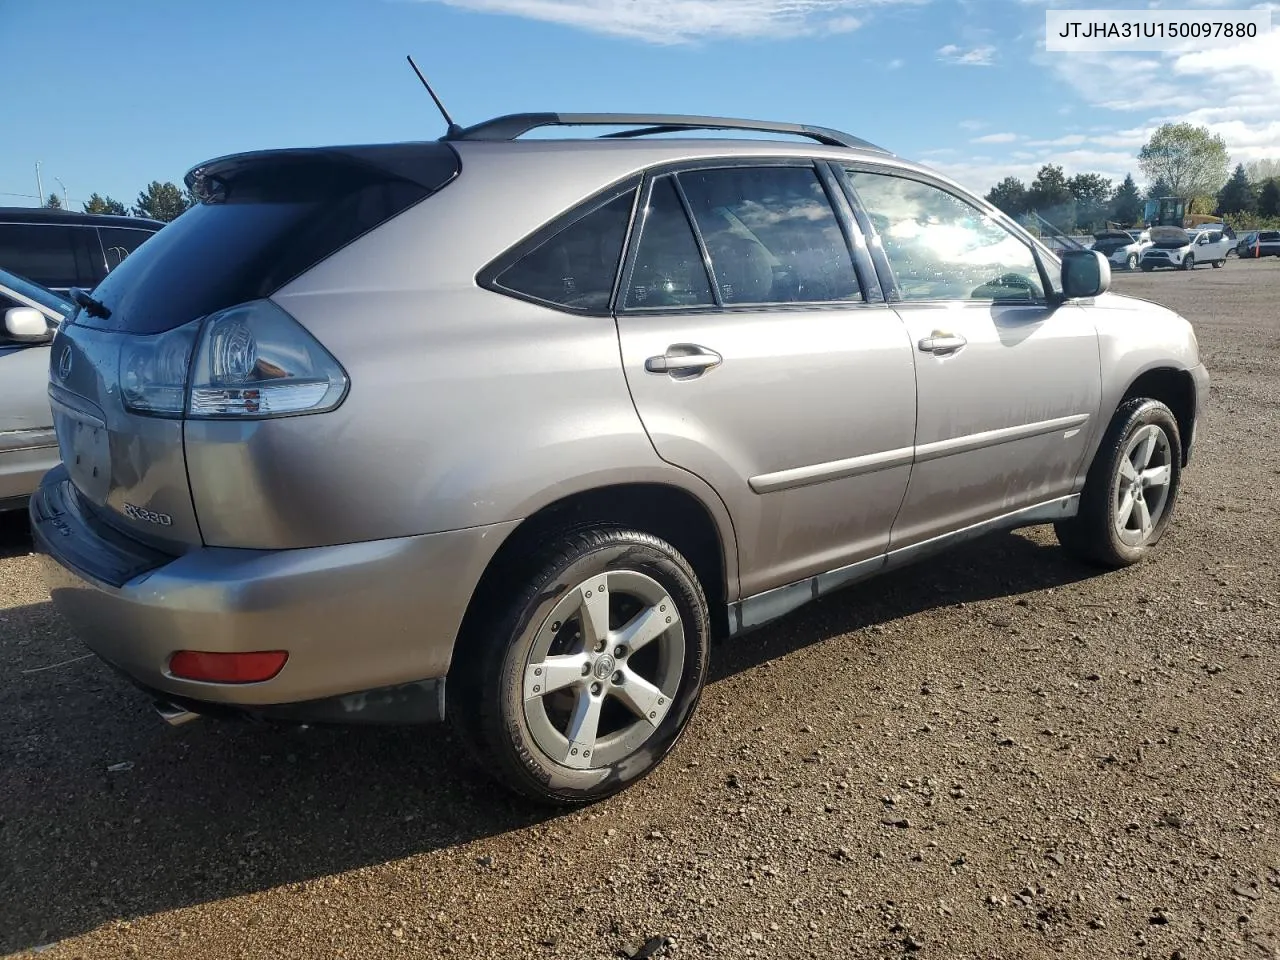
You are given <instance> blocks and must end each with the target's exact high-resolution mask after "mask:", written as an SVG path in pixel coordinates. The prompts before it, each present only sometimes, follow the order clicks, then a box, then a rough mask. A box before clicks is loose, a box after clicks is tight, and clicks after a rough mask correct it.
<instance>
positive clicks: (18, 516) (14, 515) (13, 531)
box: [0, 509, 31, 560]
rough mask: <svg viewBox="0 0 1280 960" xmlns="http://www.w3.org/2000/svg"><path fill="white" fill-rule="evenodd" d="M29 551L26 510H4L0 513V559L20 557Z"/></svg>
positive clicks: (29, 526) (29, 527)
mask: <svg viewBox="0 0 1280 960" xmlns="http://www.w3.org/2000/svg"><path fill="white" fill-rule="evenodd" d="M30 552H31V523H30V521H29V520H27V511H26V510H25V509H23V510H6V511H5V512H4V513H0V560H7V559H9V558H10V557H21V556H25V555H26V554H28V553H30Z"/></svg>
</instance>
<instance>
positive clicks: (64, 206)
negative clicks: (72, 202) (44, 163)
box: [53, 177, 71, 210]
mask: <svg viewBox="0 0 1280 960" xmlns="http://www.w3.org/2000/svg"><path fill="white" fill-rule="evenodd" d="M53 179H55V180H57V181H58V186H60V187H61V188H62V209H63V210H70V209H71V207H70V206H69V205H68V203H67V185H66V184H65V183H63V182H62V178H61V177H54V178H53Z"/></svg>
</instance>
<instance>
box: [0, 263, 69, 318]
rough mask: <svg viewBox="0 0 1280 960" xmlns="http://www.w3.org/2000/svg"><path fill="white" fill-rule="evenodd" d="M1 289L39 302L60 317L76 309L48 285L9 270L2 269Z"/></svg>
mask: <svg viewBox="0 0 1280 960" xmlns="http://www.w3.org/2000/svg"><path fill="white" fill-rule="evenodd" d="M0 289H3V290H5V291H8V292H10V293H15V294H17V295H18V296H19V297H25V298H26V299H27V300H31V301H33V302H35V303H38V304H39V305H40V306H42V307H44V308H45V309H46V310H50V311H52V312H53V313H56V314H58V317H59V319H61V318H64V317H66V316H67V314H69V313H71V312H72V311H73V310H75V304H73V303H71V302H70V301H69V300H64V299H62V297H60V296H58V295H57V294H56V293H54V292H53V291H52V290H50V289H48V288H47V287H42V286H40V284H38V283H33V282H32V281H30V280H28V279H26V278H25V277H20V276H18V275H17V274H16V273H10V272H9V271H8V270H0Z"/></svg>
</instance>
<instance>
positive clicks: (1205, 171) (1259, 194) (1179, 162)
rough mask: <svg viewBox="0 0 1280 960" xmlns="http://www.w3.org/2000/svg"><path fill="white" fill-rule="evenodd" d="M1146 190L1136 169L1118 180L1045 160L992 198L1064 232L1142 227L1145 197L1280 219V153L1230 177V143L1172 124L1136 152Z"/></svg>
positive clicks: (1254, 222) (1247, 221) (1256, 222)
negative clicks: (1070, 172) (1027, 179)
mask: <svg viewBox="0 0 1280 960" xmlns="http://www.w3.org/2000/svg"><path fill="white" fill-rule="evenodd" d="M1137 161H1138V168H1139V170H1140V171H1141V173H1142V174H1143V175H1144V176H1145V177H1146V179H1147V182H1148V184H1149V185H1148V187H1147V189H1146V191H1145V192H1144V191H1141V190H1139V188H1138V184H1137V182H1136V181H1135V180H1134V177H1133V174H1131V173H1130V174H1126V175H1125V178H1124V180H1123V181H1122V182H1121V183H1120V184H1119V185H1114V184H1113V182H1112V181H1111V180H1110V179H1109V178H1108V177H1104V176H1102V175H1101V174H1097V173H1080V174H1076V175H1075V176H1072V177H1068V176H1067V175H1066V174H1065V173H1064V172H1063V169H1062V167H1061V166H1058V165H1057V164H1053V163H1046V164H1045V165H1044V166H1042V167H1041V168H1040V170H1039V171H1038V172H1037V173H1036V176H1035V179H1034V180H1032V181H1031V184H1030V185H1029V186H1028V185H1027V184H1024V183H1023V182H1022V181H1021V180H1019V179H1018V178H1017V177H1005V178H1004V179H1003V180H1001V181H1000V182H999V183H997V184H996V185H995V186H993V187H992V188H991V190H990V191H989V192H988V193H987V200H988V201H989V202H990V203H992V204H993V205H995V206H997V207H999V208H1000V209H1001V210H1003V211H1004V212H1005V213H1007V214H1009V215H1010V216H1011V217H1015V218H1022V217H1025V216H1026V215H1028V214H1031V213H1035V214H1037V215H1039V216H1040V217H1042V218H1043V219H1045V220H1047V221H1048V222H1049V223H1051V224H1053V226H1055V227H1057V228H1058V229H1059V230H1061V231H1063V232H1064V233H1074V232H1087V233H1096V232H1097V231H1099V230H1104V229H1106V227H1107V225H1108V224H1118V225H1121V226H1141V225H1142V219H1143V212H1144V207H1145V201H1146V200H1148V199H1152V200H1154V199H1159V198H1160V197H1185V198H1187V199H1188V200H1189V201H1190V202H1189V204H1188V209H1187V213H1191V214H1211V215H1217V216H1220V217H1223V218H1224V220H1226V222H1228V223H1230V224H1232V226H1234V227H1237V228H1247V227H1259V226H1263V227H1265V226H1273V225H1280V160H1274V159H1273V160H1255V161H1252V162H1251V163H1248V164H1243V163H1240V164H1237V165H1236V168H1235V171H1234V172H1232V173H1231V175H1230V176H1228V175H1227V171H1228V169H1229V168H1230V160H1229V159H1228V154H1227V145H1226V142H1225V141H1224V140H1223V139H1222V138H1221V137H1219V136H1214V135H1213V134H1211V133H1210V132H1209V130H1208V128H1207V127H1197V126H1193V125H1192V124H1189V123H1167V124H1165V125H1164V126H1162V127H1160V128H1159V129H1158V130H1157V131H1156V132H1155V133H1154V134H1152V136H1151V139H1150V140H1148V141H1147V143H1146V144H1145V145H1144V146H1143V147H1142V149H1141V150H1140V151H1139V152H1138V156H1137Z"/></svg>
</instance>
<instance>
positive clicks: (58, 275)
mask: <svg viewBox="0 0 1280 960" xmlns="http://www.w3.org/2000/svg"><path fill="white" fill-rule="evenodd" d="M90 240H92V241H93V244H94V245H96V244H97V237H96V236H94V235H93V229H92V228H90V227H77V226H73V225H70V224H65V225H64V224H46V223H0V267H3V268H4V269H5V270H10V271H12V272H13V273H16V274H18V275H19V276H21V277H26V278H27V279H28V280H32V281H34V282H35V283H38V284H40V285H41V286H44V287H52V288H54V289H66V288H67V287H92V286H93V285H94V284H95V283H97V282H98V279H99V271H96V270H95V269H94V259H93V257H92V256H91V246H90V243H89V241H90Z"/></svg>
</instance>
